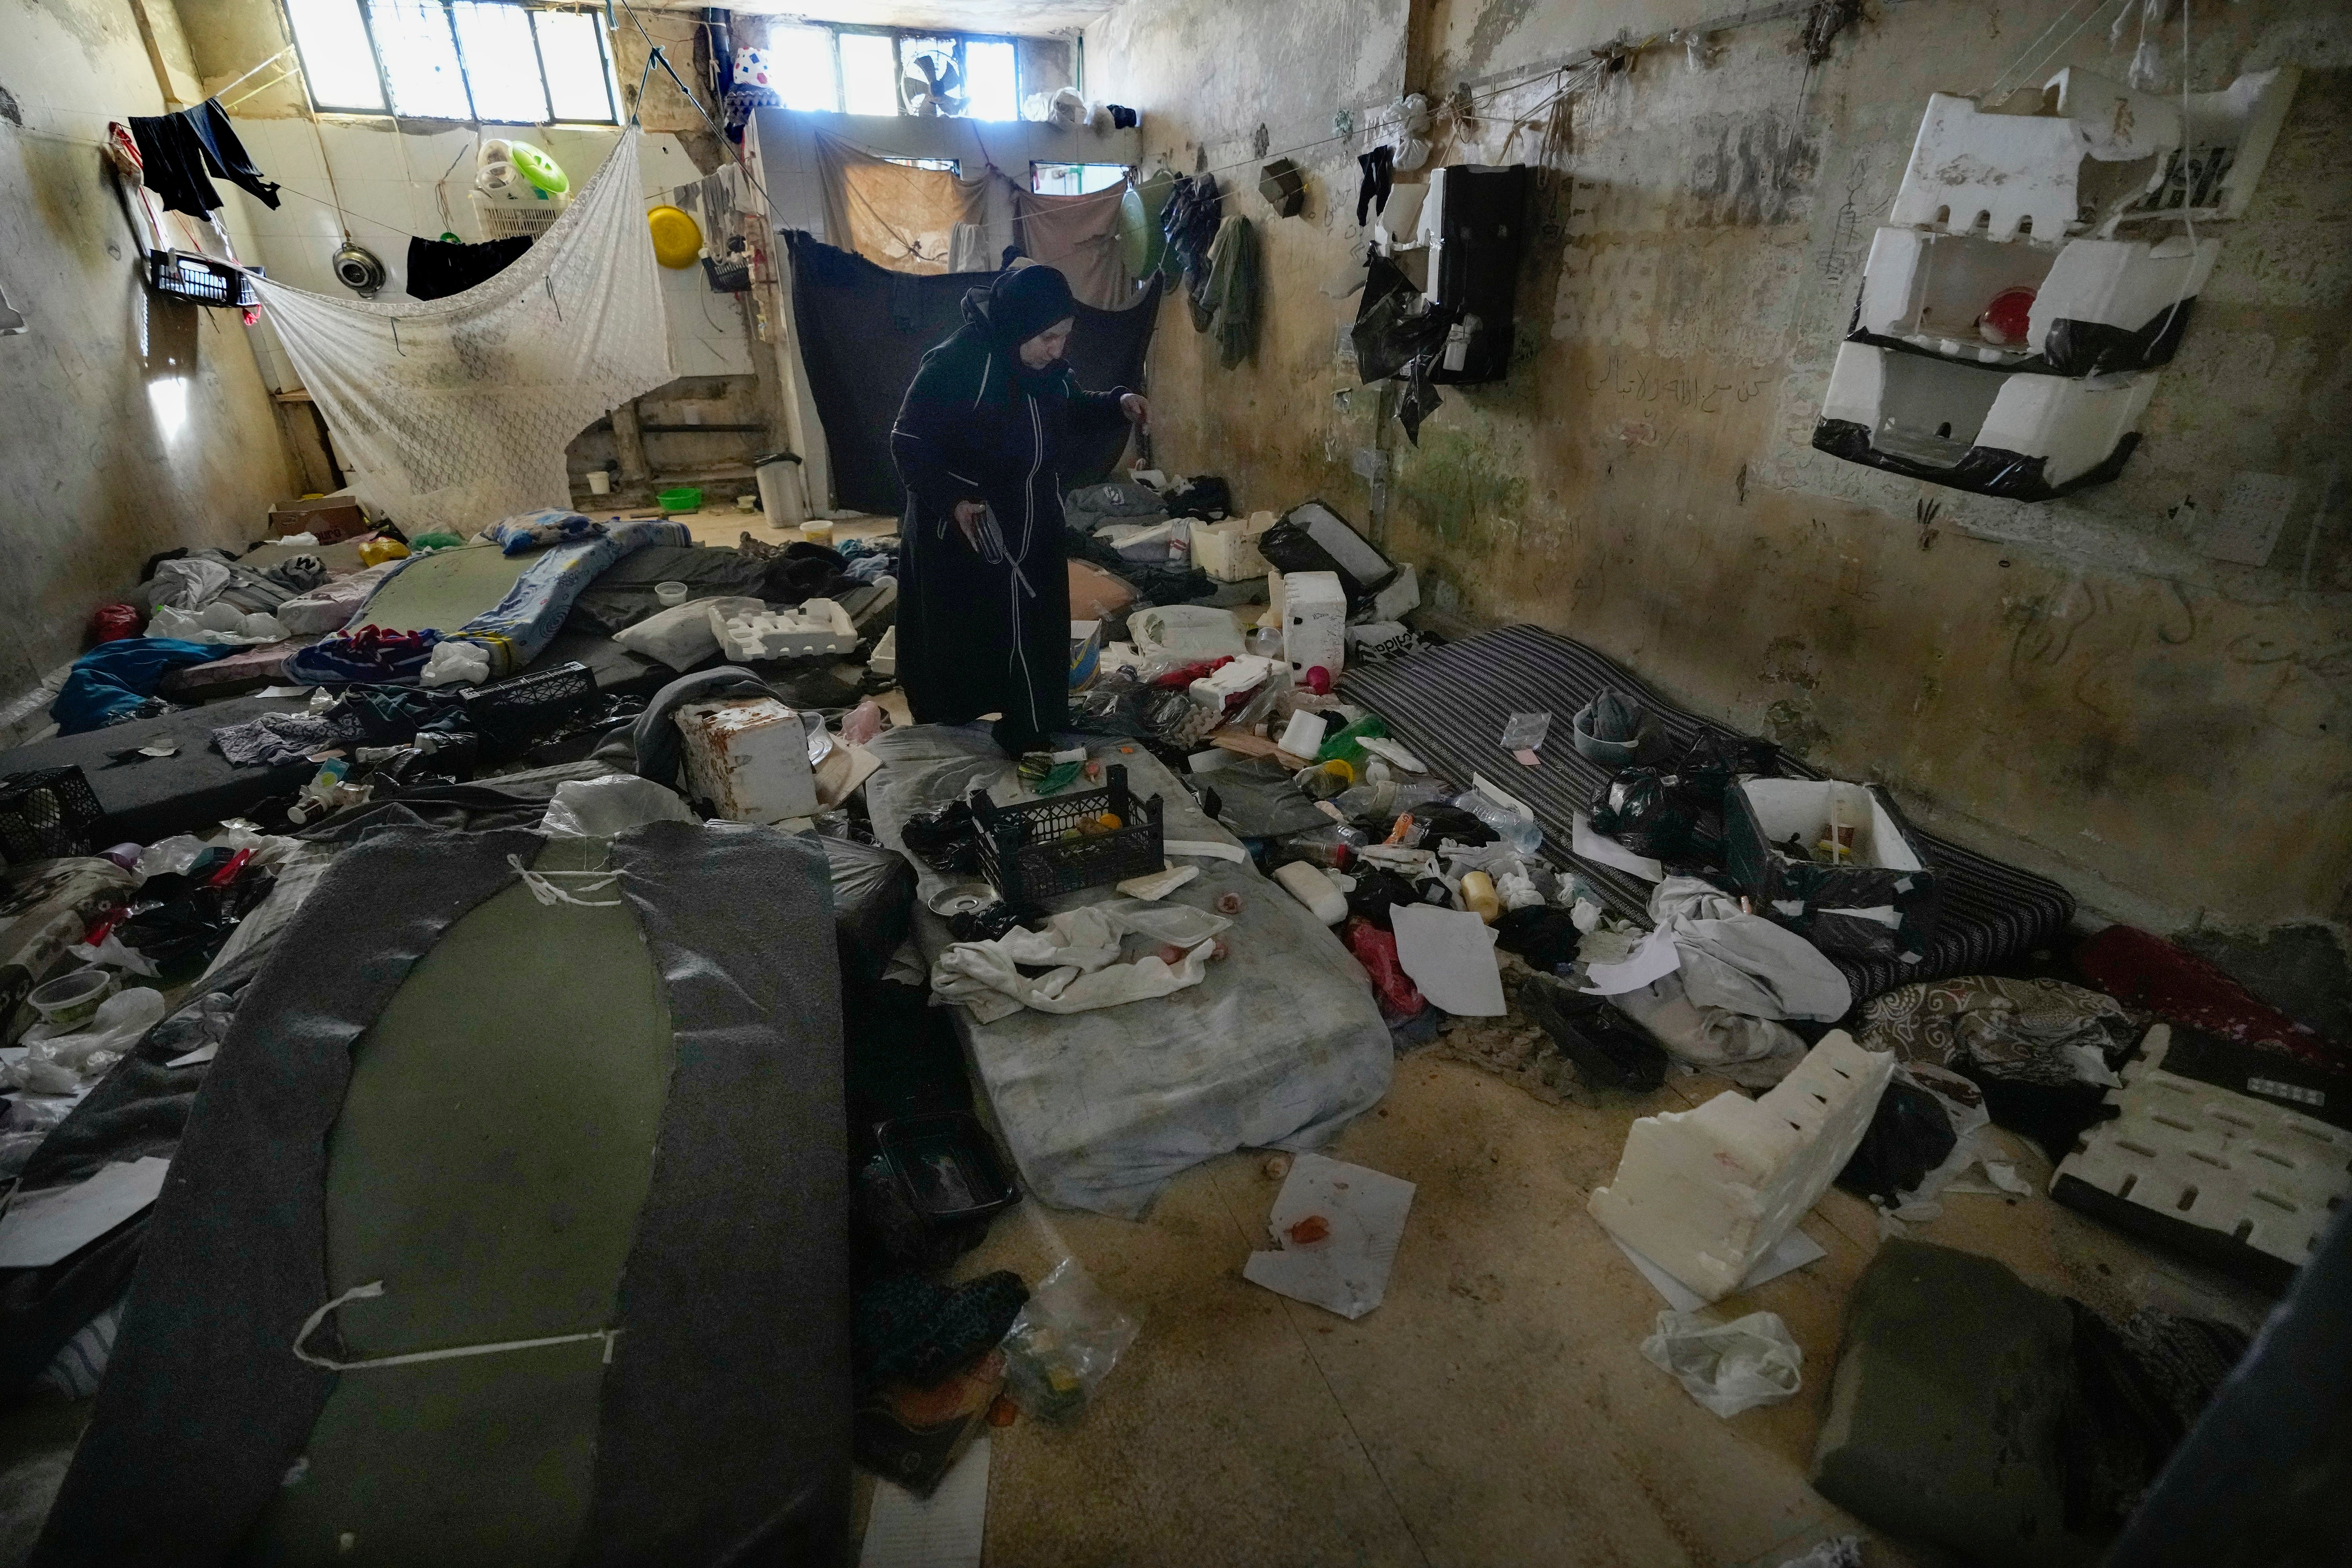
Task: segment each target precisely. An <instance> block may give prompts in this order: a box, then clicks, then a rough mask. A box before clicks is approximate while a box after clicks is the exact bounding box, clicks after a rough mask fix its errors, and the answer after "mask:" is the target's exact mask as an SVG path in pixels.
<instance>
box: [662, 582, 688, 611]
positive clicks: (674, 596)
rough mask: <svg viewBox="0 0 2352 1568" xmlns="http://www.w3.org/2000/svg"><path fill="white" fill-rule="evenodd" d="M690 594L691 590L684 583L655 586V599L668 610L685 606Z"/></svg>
mask: <svg viewBox="0 0 2352 1568" xmlns="http://www.w3.org/2000/svg"><path fill="white" fill-rule="evenodd" d="M688 592H689V590H688V587H687V585H686V584H683V583H656V584H654V597H655V598H656V599H659V600H660V601H661V603H662V608H664V609H668V608H670V607H671V606H673V605H683V604H685V603H686V595H687V594H688Z"/></svg>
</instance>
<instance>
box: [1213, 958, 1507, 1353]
mask: <svg viewBox="0 0 2352 1568" xmlns="http://www.w3.org/2000/svg"><path fill="white" fill-rule="evenodd" d="M1471 918H1472V919H1473V920H1475V919H1476V918H1477V917H1476V916H1475V915H1474V916H1472V917H1471ZM1412 1194H1413V1185H1412V1183H1411V1182H1408V1181H1405V1180H1403V1179H1402V1177H1398V1176H1391V1175H1389V1174H1387V1173H1385V1172H1381V1171H1375V1170H1371V1169H1370V1168H1368V1167H1366V1166H1363V1165H1350V1164H1348V1163H1344V1162H1342V1161H1339V1160H1333V1159H1329V1158H1327V1157H1326V1156H1324V1155H1321V1154H1301V1155H1299V1156H1298V1158H1297V1162H1296V1163H1294V1164H1292V1166H1291V1167H1290V1175H1289V1178H1288V1179H1287V1180H1286V1181H1285V1182H1284V1183H1283V1184H1282V1191H1281V1192H1280V1193H1278V1194H1276V1196H1275V1200H1274V1212H1273V1214H1271V1215H1268V1216H1267V1224H1268V1226H1269V1228H1270V1229H1271V1230H1272V1231H1273V1233H1274V1241H1275V1247H1276V1250H1275V1251H1272V1252H1253V1253H1251V1254H1250V1256H1249V1261H1248V1262H1247V1263H1245V1264H1244V1265H1243V1266H1242V1278H1243V1279H1247V1280H1249V1281H1250V1282H1251V1283H1252V1284H1255V1285H1263V1286H1265V1288H1266V1289H1269V1290H1272V1291H1274V1292H1276V1294H1277V1295H1283V1296H1287V1297H1289V1298H1291V1300H1296V1301H1305V1302H1307V1304H1308V1305H1309V1306H1315V1307H1321V1308H1324V1309H1326V1310H1329V1311H1333V1312H1337V1313H1339V1316H1341V1317H1343V1318H1349V1319H1353V1318H1360V1317H1362V1316H1363V1315H1364V1314H1365V1313H1367V1312H1369V1311H1370V1310H1372V1309H1373V1308H1375V1307H1377V1306H1379V1305H1380V1304H1381V1297H1382V1296H1383V1295H1385V1294H1386V1293H1387V1291H1388V1285H1389V1268H1390V1267H1391V1265H1392V1264H1394V1263H1395V1262H1396V1254H1397V1247H1398V1245H1399V1244H1400V1243H1401V1242H1402V1241H1403V1240H1404V1219H1405V1215H1406V1213H1407V1212H1408V1211H1409V1210H1411V1209H1412ZM1317 1217H1319V1218H1320V1219H1321V1220H1322V1221H1323V1230H1324V1234H1323V1235H1322V1236H1321V1237H1319V1238H1315V1237H1308V1238H1306V1239H1299V1238H1295V1237H1293V1236H1292V1234H1291V1232H1292V1229H1293V1227H1295V1226H1299V1225H1301V1223H1302V1222H1306V1221H1311V1220H1312V1219H1314V1218H1317Z"/></svg>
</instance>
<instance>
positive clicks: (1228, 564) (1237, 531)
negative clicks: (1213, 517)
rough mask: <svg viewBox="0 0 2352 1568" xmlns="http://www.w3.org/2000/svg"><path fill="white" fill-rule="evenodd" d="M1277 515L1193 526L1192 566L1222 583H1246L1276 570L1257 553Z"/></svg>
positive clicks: (1254, 515)
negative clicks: (1259, 540)
mask: <svg viewBox="0 0 2352 1568" xmlns="http://www.w3.org/2000/svg"><path fill="white" fill-rule="evenodd" d="M1274 521H1275V520H1274V513H1272V512H1270V511H1255V512H1252V513H1251V514H1250V515H1249V516H1247V517H1245V518H1243V517H1229V518H1227V519H1226V520H1225V521H1223V522H1196V523H1194V524H1193V525H1192V564H1193V565H1195V566H1198V567H1199V568H1200V569H1201V570H1202V571H1203V572H1206V573H1207V574H1209V575H1210V576H1212V577H1213V578H1215V579H1216V580H1217V581H1218V582H1220V583H1246V582H1248V581H1250V579H1252V578H1254V577H1263V576H1265V574H1267V573H1268V572H1270V571H1272V570H1273V568H1272V567H1271V566H1270V565H1269V564H1268V563H1267V562H1266V559H1265V556H1264V555H1262V554H1260V553H1259V552H1258V547H1257V542H1258V538H1259V536H1260V535H1262V534H1264V533H1265V531H1266V530H1267V529H1269V528H1272V527H1273V526H1274Z"/></svg>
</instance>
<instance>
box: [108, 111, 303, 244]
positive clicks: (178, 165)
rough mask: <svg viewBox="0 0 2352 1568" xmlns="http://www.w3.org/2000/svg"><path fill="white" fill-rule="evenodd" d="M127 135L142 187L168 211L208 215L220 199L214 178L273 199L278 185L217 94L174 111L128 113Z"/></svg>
mask: <svg viewBox="0 0 2352 1568" xmlns="http://www.w3.org/2000/svg"><path fill="white" fill-rule="evenodd" d="M131 139H132V140H133V141H135V142H138V143H139V162H140V163H141V165H142V178H143V179H144V180H145V182H146V184H147V188H148V189H149V190H151V191H153V192H154V193H155V194H156V195H159V196H161V197H163V205H164V207H165V208H166V209H167V210H169V211H172V212H175V213H185V214H187V215H188V216H190V217H198V218H201V217H208V216H211V214H212V213H213V212H214V211H215V209H216V208H218V207H219V206H220V205H221V194H220V192H219V191H218V190H216V189H215V188H214V186H213V179H223V180H226V181H228V182H229V184H233V185H236V186H237V187H238V188H239V189H241V190H246V191H250V192H251V193H252V194H253V195H255V196H256V197H257V198H258V199H259V200H260V202H261V204H262V205H264V206H269V207H275V206H276V205H278V186H277V185H276V184H273V183H271V182H270V181H268V180H265V179H263V178H262V177H261V171H260V170H258V169H257V168H255V167H254V166H253V160H252V158H250V157H249V156H247V153H246V151H245V143H244V142H239V141H238V140H237V139H236V131H235V130H233V129H231V128H230V125H229V122H228V114H227V112H226V110H223V109H222V108H221V106H220V100H218V99H216V98H208V99H206V100H204V102H202V103H200V104H198V105H196V106H195V107H194V109H189V110H182V111H181V112H179V113H177V114H156V115H133V116H132V117H131ZM208 175H209V176H211V178H207V176H208Z"/></svg>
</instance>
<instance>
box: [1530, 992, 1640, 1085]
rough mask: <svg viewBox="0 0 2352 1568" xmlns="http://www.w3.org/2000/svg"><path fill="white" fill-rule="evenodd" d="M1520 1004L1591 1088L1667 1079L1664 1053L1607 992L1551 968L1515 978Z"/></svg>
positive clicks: (1577, 1074) (1579, 1077)
mask: <svg viewBox="0 0 2352 1568" xmlns="http://www.w3.org/2000/svg"><path fill="white" fill-rule="evenodd" d="M1519 1009H1520V1011H1522V1012H1524V1013H1525V1014H1527V1016H1528V1017H1530V1018H1533V1019H1534V1020H1535V1021H1536V1023H1537V1025H1538V1026H1539V1027H1541V1028H1542V1030H1543V1032H1544V1033H1545V1034H1547V1035H1549V1036H1550V1037H1551V1041H1552V1044H1554V1045H1555V1046H1558V1047H1559V1053H1560V1055H1561V1056H1563V1057H1565V1058H1567V1059H1568V1062H1569V1065H1570V1066H1571V1067H1573V1068H1575V1069H1576V1076H1577V1078H1578V1079H1580V1080H1581V1081H1582V1082H1583V1083H1584V1084H1586V1085H1587V1086H1588V1087H1590V1088H1593V1089H1632V1090H1634V1091H1636V1092H1647V1091H1648V1090H1650V1089H1655V1088H1657V1087H1658V1086H1659V1085H1660V1084H1662V1083H1664V1082H1665V1081H1666V1053H1665V1052H1664V1050H1663V1049H1661V1048H1660V1047H1659V1045H1658V1042H1657V1041H1655V1040H1654V1039H1652V1038H1651V1037H1650V1035H1649V1031H1648V1030H1646V1029H1643V1027H1641V1026H1639V1025H1637V1024H1635V1023H1634V1022H1633V1019H1631V1018H1628V1017H1627V1016H1625V1015H1624V1014H1622V1013H1621V1012H1619V1011H1618V1010H1617V1009H1616V1007H1615V1006H1614V1005H1612V1004H1611V1003H1610V1002H1609V1001H1608V1000H1607V999H1606V998H1605V997H1601V996H1591V995H1588V994H1585V993H1584V992H1581V991H1579V990H1577V989H1576V988H1575V987H1574V986H1572V985H1570V984H1569V983H1568V982H1567V981H1565V980H1562V979H1560V978H1559V977H1558V976H1557V975H1551V974H1530V975H1528V977H1527V978H1526V979H1525V980H1523V981H1521V982H1520V983H1519Z"/></svg>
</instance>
